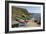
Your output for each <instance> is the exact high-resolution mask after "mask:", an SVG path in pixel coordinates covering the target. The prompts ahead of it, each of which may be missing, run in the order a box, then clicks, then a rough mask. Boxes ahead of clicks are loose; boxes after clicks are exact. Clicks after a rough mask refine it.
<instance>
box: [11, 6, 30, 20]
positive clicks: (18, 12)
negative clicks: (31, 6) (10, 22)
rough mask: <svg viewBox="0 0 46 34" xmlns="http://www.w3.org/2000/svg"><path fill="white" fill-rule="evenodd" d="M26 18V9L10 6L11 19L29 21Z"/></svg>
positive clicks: (27, 14)
mask: <svg viewBox="0 0 46 34" xmlns="http://www.w3.org/2000/svg"><path fill="white" fill-rule="evenodd" d="M28 16H29V13H28V11H27V10H26V9H22V8H18V7H15V6H12V17H13V18H16V17H17V18H19V19H23V20H26V19H29V18H28Z"/></svg>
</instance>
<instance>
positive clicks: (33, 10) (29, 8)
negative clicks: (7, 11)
mask: <svg viewBox="0 0 46 34" xmlns="http://www.w3.org/2000/svg"><path fill="white" fill-rule="evenodd" d="M17 7H19V8H24V9H27V11H28V12H29V13H41V7H40V6H39V7H36V6H17Z"/></svg>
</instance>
